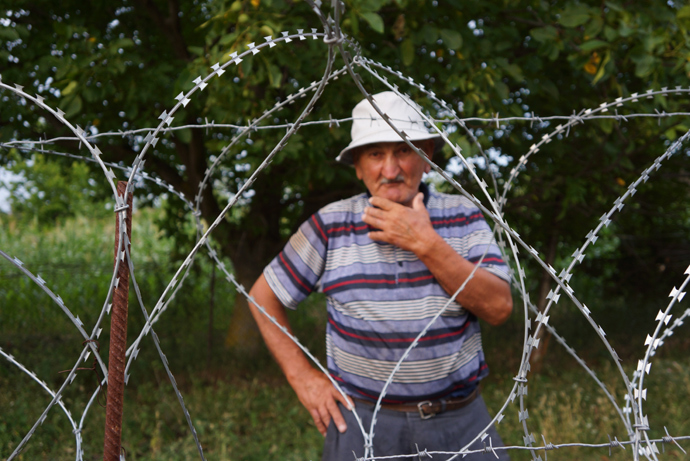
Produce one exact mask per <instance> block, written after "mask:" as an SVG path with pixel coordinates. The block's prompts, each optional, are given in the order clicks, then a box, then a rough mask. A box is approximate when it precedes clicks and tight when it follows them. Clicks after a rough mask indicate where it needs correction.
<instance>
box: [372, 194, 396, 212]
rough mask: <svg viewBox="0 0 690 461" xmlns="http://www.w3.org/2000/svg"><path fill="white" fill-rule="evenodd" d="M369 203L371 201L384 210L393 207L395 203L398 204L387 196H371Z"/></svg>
mask: <svg viewBox="0 0 690 461" xmlns="http://www.w3.org/2000/svg"><path fill="white" fill-rule="evenodd" d="M369 203H371V204H372V205H373V206H375V207H379V208H381V209H382V210H390V209H391V208H393V207H394V206H395V205H398V204H397V203H395V202H394V201H392V200H388V199H387V198H384V197H376V196H373V197H370V198H369Z"/></svg>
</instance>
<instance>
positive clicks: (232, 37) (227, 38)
mask: <svg viewBox="0 0 690 461" xmlns="http://www.w3.org/2000/svg"><path fill="white" fill-rule="evenodd" d="M236 39H237V32H236V31H235V32H233V33H231V34H226V35H223V37H222V38H221V39H220V40H218V43H220V44H221V45H223V46H226V45H229V44H230V43H232V42H234V41H235V40H236Z"/></svg>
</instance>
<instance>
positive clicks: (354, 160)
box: [352, 151, 362, 181]
mask: <svg viewBox="0 0 690 461" xmlns="http://www.w3.org/2000/svg"><path fill="white" fill-rule="evenodd" d="M359 157H360V155H359V152H358V151H355V152H353V154H352V166H354V167H355V173H356V174H357V179H359V180H360V181H361V180H362V168H360V165H359Z"/></svg>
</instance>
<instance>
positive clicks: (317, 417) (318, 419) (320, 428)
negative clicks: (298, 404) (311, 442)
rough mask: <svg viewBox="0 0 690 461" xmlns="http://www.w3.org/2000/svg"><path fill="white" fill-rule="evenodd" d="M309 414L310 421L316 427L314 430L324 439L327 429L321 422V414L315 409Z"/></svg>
mask: <svg viewBox="0 0 690 461" xmlns="http://www.w3.org/2000/svg"><path fill="white" fill-rule="evenodd" d="M309 413H311V419H313V420H314V424H315V425H316V429H317V430H318V431H319V432H320V433H321V435H323V436H324V437H326V429H327V427H326V426H325V425H324V424H323V422H322V421H321V414H320V413H319V412H318V410H317V409H316V408H315V409H313V410H311V411H310V412H309Z"/></svg>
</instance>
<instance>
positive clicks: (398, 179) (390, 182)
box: [380, 174, 405, 184]
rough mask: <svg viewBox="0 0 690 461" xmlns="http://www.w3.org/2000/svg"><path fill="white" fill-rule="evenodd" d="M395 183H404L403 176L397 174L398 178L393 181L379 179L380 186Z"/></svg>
mask: <svg viewBox="0 0 690 461" xmlns="http://www.w3.org/2000/svg"><path fill="white" fill-rule="evenodd" d="M396 182H405V176H403V175H401V174H399V175H398V176H396V177H395V178H393V179H388V178H383V179H381V183H380V184H393V183H396Z"/></svg>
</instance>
